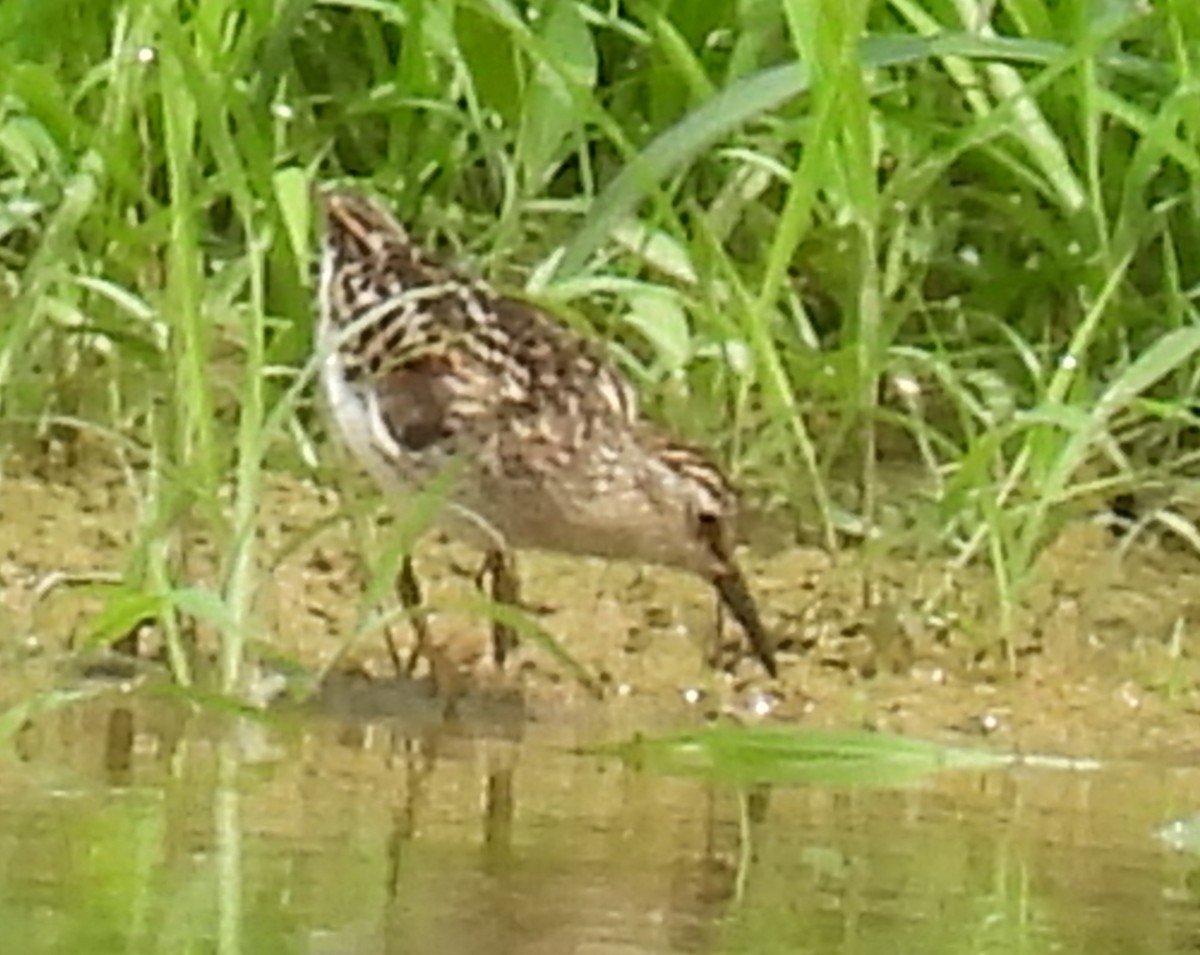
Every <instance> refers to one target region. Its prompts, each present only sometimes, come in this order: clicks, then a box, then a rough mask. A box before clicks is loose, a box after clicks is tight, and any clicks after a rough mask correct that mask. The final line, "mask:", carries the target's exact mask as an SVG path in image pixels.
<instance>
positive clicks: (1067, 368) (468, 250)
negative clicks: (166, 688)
mask: <svg viewBox="0 0 1200 955" xmlns="http://www.w3.org/2000/svg"><path fill="white" fill-rule="evenodd" d="M1198 58H1200V6H1197V5H1196V4H1195V3H1194V2H1192V0H1158V2H1154V3H1149V2H1137V0H887V2H884V0H877V2H874V3H871V2H868V0H705V2H697V0H627V2H624V3H618V2H615V0H539V2H516V0H395V2H393V0H337V2H329V0H204V2H203V3H200V2H170V0H92V2H89V3H79V2H77V0H36V2H33V0H4V2H2V3H0V407H2V412H0V420H2V422H3V435H2V436H0V437H2V438H3V440H4V441H5V442H6V445H5V446H6V447H8V448H10V449H11V448H14V447H19V446H22V445H24V444H27V443H28V442H29V441H30V440H38V441H42V442H47V441H51V440H72V437H71V436H73V435H77V434H81V433H83V434H87V435H90V436H91V437H92V438H93V439H94V440H93V444H94V445H99V446H102V447H104V448H106V453H110V454H111V455H112V456H113V457H114V460H115V461H117V462H118V463H119V464H120V465H121V467H122V468H123V470H124V473H125V474H126V475H127V480H128V483H129V485H130V490H131V492H132V494H133V495H134V496H135V497H136V498H137V500H138V501H140V502H141V504H140V512H139V513H140V521H141V532H140V536H139V541H138V543H137V545H136V546H135V547H134V548H132V550H131V553H130V554H129V556H128V560H127V565H126V567H125V570H124V573H123V574H122V579H121V581H120V583H119V584H116V585H113V586H111V587H109V588H108V591H107V609H106V610H105V612H104V613H103V614H102V615H101V616H102V619H101V620H100V621H98V623H97V629H96V633H97V639H112V638H115V637H116V636H118V635H120V634H121V633H122V632H125V631H126V630H127V629H128V627H129V625H130V624H131V623H132V622H134V621H136V620H137V619H140V618H142V617H144V616H146V615H148V614H154V615H157V616H160V617H161V618H162V619H164V621H165V622H166V624H167V629H168V636H169V637H170V638H171V639H170V641H169V643H170V645H171V646H172V647H175V648H176V650H175V659H174V662H175V665H176V669H177V672H178V673H179V674H180V675H181V676H182V677H184V678H187V662H186V659H185V658H184V656H183V655H182V653H181V652H180V651H179V644H178V639H177V638H178V628H179V620H180V619H181V618H183V617H189V616H190V617H199V618H202V619H203V620H205V621H206V622H207V623H209V624H212V625H214V626H215V627H216V629H217V630H218V631H219V632H220V633H221V634H222V635H223V640H222V655H221V661H222V662H221V680H222V682H223V684H224V685H225V686H226V687H227V688H228V687H232V686H234V685H235V684H236V683H237V681H238V678H239V673H240V668H241V666H242V658H243V654H244V635H245V633H246V632H247V629H248V626H249V617H250V613H251V607H252V603H253V598H254V593H255V588H256V583H257V580H258V579H259V575H260V574H261V573H262V572H263V571H262V568H263V567H264V564H265V562H266V561H267V560H268V559H269V555H264V554H262V553H259V552H258V551H257V550H256V545H255V535H254V533H253V527H254V520H255V515H256V505H257V501H258V499H259V496H260V494H261V489H262V481H263V476H264V473H265V470H266V469H270V468H292V469H311V468H313V467H315V466H316V460H317V459H316V456H315V454H314V448H315V447H317V446H319V445H320V443H321V442H320V441H319V440H318V438H317V436H316V432H317V431H318V430H319V429H320V419H319V417H318V416H315V415H314V414H313V412H312V406H311V405H312V402H311V397H310V392H311V389H310V388H309V384H310V379H311V373H312V368H311V364H310V361H309V350H310V344H311V327H312V311H311V305H310V288H309V262H310V259H311V252H312V230H311V222H310V218H311V209H310V204H309V189H310V185H311V184H312V183H313V182H314V181H318V180H323V179H329V178H334V179H337V178H352V179H358V180H362V181H363V182H364V183H365V184H367V185H369V187H370V188H372V189H374V190H375V191H376V192H378V193H379V194H381V195H383V196H385V197H387V199H388V200H389V201H390V202H392V203H393V204H394V205H395V207H396V208H397V210H398V211H399V213H400V214H401V215H402V216H403V217H404V218H405V219H406V220H407V221H409V222H410V223H412V225H413V228H414V231H415V232H416V233H417V235H418V236H419V237H420V238H421V239H422V240H424V241H426V242H428V243H429V244H430V245H432V246H433V247H435V248H437V249H439V250H440V251H441V252H442V253H443V254H445V255H446V256H447V257H448V258H449V259H450V260H452V261H455V262H457V263H459V264H461V265H463V267H465V268H467V269H469V270H473V271H476V272H478V273H480V274H483V275H485V276H487V277H488V278H489V279H491V280H493V281H494V282H496V283H498V284H500V285H502V286H507V287H515V288H523V289H525V290H527V291H528V292H529V293H530V294H532V295H535V296H537V297H538V298H540V299H542V300H544V301H546V302H547V303H549V304H550V305H551V307H553V308H554V309H555V310H556V311H557V312H558V313H559V314H561V315H562V316H563V318H564V321H568V322H570V323H572V324H575V325H577V326H578V327H580V328H583V329H586V330H588V331H590V332H591V333H593V334H595V335H597V336H599V337H601V338H603V339H604V340H605V341H606V342H607V343H608V344H609V346H610V348H611V350H612V353H613V355H614V356H615V358H616V360H617V361H618V362H620V364H621V365H622V367H623V368H624V369H625V370H626V371H627V372H628V373H629V374H630V375H631V376H632V377H633V378H634V379H635V380H636V381H637V382H638V383H639V385H640V386H641V388H642V391H643V393H644V395H645V400H646V403H647V405H648V407H649V408H650V409H651V412H652V413H653V414H655V415H657V416H659V417H660V418H663V419H665V420H667V421H668V422H669V423H671V424H672V425H673V426H674V427H676V428H677V429H678V430H680V431H681V432H683V433H686V434H688V435H690V436H692V437H694V438H696V439H697V440H699V441H702V442H704V443H707V444H708V445H710V446H712V447H713V448H714V449H716V451H717V453H718V455H719V456H720V457H721V458H722V459H723V460H724V461H725V462H726V463H727V464H728V465H729V466H730V467H731V469H732V471H733V473H734V474H735V476H736V478H737V479H738V481H739V483H740V484H741V485H742V486H743V487H744V488H746V490H747V492H748V493H749V495H750V496H751V497H753V498H755V499H756V500H757V502H758V506H759V507H760V508H763V509H767V510H771V511H776V512H779V513H786V514H788V515H789V519H790V520H791V523H792V524H793V525H794V527H795V529H796V532H797V533H801V534H803V535H805V536H807V537H808V538H809V539H811V540H814V541H816V542H819V543H821V544H822V545H824V546H828V547H836V546H841V545H844V544H845V543H846V541H847V540H850V539H862V538H865V539H868V540H870V541H871V542H872V546H875V547H880V548H884V549H887V548H896V547H906V548H909V547H914V546H915V547H919V548H924V549H927V550H928V551H930V552H937V553H943V554H950V555H952V556H953V557H954V558H955V559H956V560H959V561H961V562H964V563H965V562H969V561H983V562H986V563H987V565H988V566H989V567H990V568H991V571H992V574H993V576H994V580H995V583H996V596H997V606H998V607H999V608H1000V610H1001V612H1002V615H1003V613H1004V612H1006V610H1007V608H1011V607H1012V606H1013V604H1014V601H1016V600H1017V599H1018V597H1019V593H1020V589H1021V587H1022V586H1023V584H1024V582H1025V581H1026V580H1027V579H1028V576H1029V571H1030V568H1031V567H1032V565H1033V561H1034V559H1035V557H1036V555H1037V553H1038V551H1039V549H1040V548H1042V547H1043V546H1044V545H1045V543H1046V542H1047V541H1048V540H1050V539H1052V538H1053V536H1054V534H1055V532H1056V529H1057V528H1059V527H1060V526H1061V525H1062V523H1063V522H1064V521H1066V520H1069V519H1070V518H1071V517H1072V516H1073V515H1075V514H1077V513H1079V511H1080V510H1083V509H1087V508H1094V507H1095V506H1097V505H1098V504H1102V503H1104V502H1110V501H1117V502H1119V503H1120V504H1121V509H1122V510H1127V509H1128V505H1129V503H1130V501H1135V502H1137V503H1139V504H1143V505H1144V506H1143V508H1142V510H1140V511H1139V512H1138V513H1139V514H1142V515H1143V516H1144V519H1145V520H1150V519H1153V520H1154V521H1157V522H1159V523H1160V524H1166V525H1167V526H1168V527H1169V528H1170V530H1171V531H1172V532H1173V533H1174V534H1177V535H1178V536H1179V537H1180V538H1181V539H1182V540H1184V541H1185V542H1186V543H1188V544H1189V545H1190V546H1192V547H1197V546H1200V535H1197V533H1196V531H1195V528H1194V526H1193V524H1192V523H1191V521H1190V519H1189V518H1188V512H1187V508H1186V507H1185V506H1173V505H1177V504H1178V501H1179V500H1181V499H1183V497H1184V496H1185V492H1186V490H1187V485H1188V480H1189V478H1190V475H1191V473H1192V472H1193V471H1194V468H1193V463H1194V460H1195V457H1196V454H1197V449H1196V444H1197V442H1196V430H1195V409H1194V407H1193V399H1192V395H1193V393H1194V391H1195V387H1196V376H1197V370H1198V366H1197V361H1196V352H1197V348H1198V347H1200V328H1198V327H1197V324H1196V321H1195V313H1194V297H1195V289H1196V282H1197V271H1198V268H1200V255H1198V254H1197V248H1198V238H1200V236H1198V228H1200V217H1198V215H1197V212H1198V207H1200V189H1198V187H1197V172H1198V171H1200V154H1198V152H1197V145H1196V144H1197V136H1198V135H1200V84H1198V81H1197V75H1196V70H1197V66H1198V63H1200V60H1198ZM1146 501H1150V504H1149V505H1145V502H1146ZM196 527H201V528H203V530H204V532H205V533H206V534H207V535H209V537H210V539H211V541H212V542H213V544H214V546H215V548H216V551H217V553H218V555H219V559H220V564H221V573H220V582H219V584H218V585H217V586H215V587H206V588H200V587H198V586H195V585H194V582H193V581H191V580H190V579H189V578H188V576H187V574H186V571H185V569H184V564H183V561H182V560H181V554H180V551H181V548H182V546H183V545H182V541H183V539H184V532H185V530H188V531H190V530H194V529H195V528H196Z"/></svg>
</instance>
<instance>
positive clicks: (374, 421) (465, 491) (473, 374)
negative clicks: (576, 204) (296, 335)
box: [316, 188, 777, 676]
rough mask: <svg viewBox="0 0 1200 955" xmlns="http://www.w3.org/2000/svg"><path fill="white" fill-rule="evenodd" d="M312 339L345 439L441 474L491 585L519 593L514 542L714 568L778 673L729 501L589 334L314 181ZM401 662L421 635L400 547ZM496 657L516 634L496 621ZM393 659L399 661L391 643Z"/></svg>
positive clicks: (398, 467) (425, 478)
mask: <svg viewBox="0 0 1200 955" xmlns="http://www.w3.org/2000/svg"><path fill="white" fill-rule="evenodd" d="M318 201H319V203H320V205H321V207H322V210H323V213H324V241H323V243H322V248H321V261H320V278H319V285H318V291H317V296H318V302H319V313H320V314H319V324H318V330H317V335H316V347H317V349H318V352H319V355H320V359H319V360H320V362H321V370H320V375H321V381H322V386H323V389H324V392H325V397H326V399H327V402H328V405H329V407H330V409H331V412H332V416H333V419H334V421H335V422H336V425H337V429H338V431H339V432H340V433H341V436H342V438H343V440H344V442H345V443H346V444H347V445H348V446H349V448H350V450H351V452H352V453H353V454H354V456H355V457H356V458H357V459H358V460H359V461H360V462H361V463H362V465H363V466H364V467H365V468H366V470H367V471H369V472H370V473H371V474H372V475H373V476H374V478H375V479H376V481H377V482H378V483H379V485H380V486H381V487H382V489H383V490H384V491H385V492H386V493H389V494H394V495H403V494H405V493H412V492H413V491H414V490H416V489H420V488H422V487H424V486H427V485H428V484H429V482H431V481H435V480H438V479H439V478H440V477H442V476H448V477H449V483H448V487H449V490H448V492H447V495H446V501H445V504H444V507H445V510H446V512H447V516H448V517H449V518H450V519H451V524H452V526H453V528H454V531H455V533H457V534H460V535H465V536H466V537H467V538H469V539H470V540H472V541H473V542H474V543H475V544H477V545H478V546H479V547H481V549H482V550H483V551H484V553H485V560H484V569H483V571H481V577H480V579H481V580H482V579H483V576H484V575H486V576H488V577H490V579H491V584H492V588H491V589H492V597H493V599H494V600H496V601H498V602H501V603H506V604H517V603H518V601H519V588H518V578H517V575H516V569H515V564H514V561H513V556H512V554H513V552H514V551H516V550H522V549H526V548H530V549H539V550H546V551H555V552H559V553H565V554H575V555H591V556H596V557H605V558H612V559H620V560H629V561H639V562H643V563H647V564H657V565H663V566H667V567H674V568H679V569H682V570H686V571H690V572H691V573H693V574H695V575H697V576H699V577H701V578H703V579H704V580H706V581H708V582H709V583H710V584H712V586H713V587H714V588H715V589H716V591H717V593H718V594H719V596H720V600H721V603H722V604H723V605H724V606H725V607H726V608H728V610H729V611H730V612H731V613H732V615H733V616H734V617H735V618H736V619H737V620H738V621H739V623H740V624H741V625H742V627H743V629H744V630H745V632H746V635H747V637H748V638H749V642H750V645H751V648H752V649H753V651H754V654H755V655H756V656H757V657H758V659H759V660H760V661H761V663H762V665H763V667H765V669H766V670H767V672H768V673H769V674H771V675H772V676H774V675H776V672H777V669H776V662H775V652H774V648H773V645H772V642H771V639H770V638H769V636H768V634H767V632H766V630H765V629H764V627H763V624H762V621H761V620H760V618H759V613H758V609H757V606H756V604H755V601H754V598H753V597H752V595H751V593H750V590H749V588H748V587H747V585H746V581H745V578H744V576H743V574H742V572H741V569H740V568H739V566H738V564H737V563H736V562H735V560H734V555H733V548H734V537H733V520H734V516H735V510H736V502H735V497H734V494H733V492H732V491H731V489H730V486H729V484H728V482H727V481H726V479H725V477H724V476H723V475H722V473H721V472H720V471H719V470H718V469H717V468H716V467H715V466H714V465H713V464H711V463H710V462H709V461H707V460H706V459H705V458H704V457H703V456H702V455H701V454H700V453H698V452H697V451H696V450H694V449H693V448H690V447H688V446H686V445H684V444H682V443H680V442H678V441H675V440H673V439H672V438H671V437H670V436H668V435H666V434H665V433H663V432H662V431H661V430H659V429H658V428H656V427H655V426H654V425H652V424H651V423H649V422H647V421H646V420H644V419H643V418H642V417H641V416H640V415H639V413H638V410H637V403H636V396H635V394H634V391H633V388H632V387H631V385H630V384H629V383H628V382H627V381H626V380H625V379H624V378H623V377H622V376H621V374H620V373H619V372H618V371H617V370H616V368H615V367H614V366H613V365H612V363H611V362H610V361H609V360H608V359H607V358H606V356H605V355H604V353H603V351H602V349H601V348H599V347H598V345H597V344H596V343H594V342H591V341H589V340H588V339H586V338H584V337H582V336H580V335H579V334H577V333H575V332H574V331H572V330H570V329H568V328H567V327H566V326H564V325H563V324H561V323H560V322H559V321H557V320H556V319H555V318H553V317H552V316H551V315H550V314H548V313H547V312H546V311H545V310H543V309H542V308H540V307H538V306H536V305H533V304H531V303H529V302H526V301H523V300H521V299H519V298H516V297H512V296H507V295H503V294H500V293H499V292H497V291H495V290H493V289H492V288H490V287H489V286H488V285H486V284H484V283H482V282H479V281H474V280H470V279H468V278H465V277H463V276H461V275H459V274H456V273H455V272H453V271H451V270H450V269H448V268H446V267H444V266H443V265H440V264H438V263H437V262H435V261H434V260H433V259H432V258H430V257H429V256H428V255H427V254H426V253H425V252H424V251H423V250H422V249H420V248H419V247H418V246H417V245H416V244H415V243H414V242H413V241H412V240H411V239H410V237H409V235H408V232H407V231H406V230H405V228H404V227H403V226H402V225H400V223H399V222H397V221H396V219H395V218H394V217H393V216H392V215H390V214H389V213H388V211H387V210H386V209H385V208H384V207H383V206H381V205H380V204H379V203H378V202H376V201H374V200H372V199H369V198H367V197H366V196H364V195H362V194H359V193H357V192H353V191H349V190H344V189H340V188H325V189H322V190H320V191H319V192H318ZM396 589H397V592H398V594H399V596H400V599H401V602H402V603H403V604H404V606H405V607H406V608H407V609H409V610H410V611H411V612H412V619H413V623H414V627H415V629H416V632H417V641H416V645H415V647H414V648H413V651H412V653H411V654H410V655H409V658H408V661H407V666H406V668H407V670H408V671H409V672H411V671H412V669H413V667H414V666H415V664H416V662H417V660H418V659H419V657H420V656H421V655H422V653H423V652H425V651H426V650H427V648H428V645H429V634H428V630H427V627H426V623H425V620H424V619H423V617H422V616H421V615H420V613H419V612H417V611H418V609H419V606H420V603H421V592H420V588H419V585H418V583H417V578H416V575H415V573H414V570H413V565H412V561H411V559H409V558H405V560H404V562H403V564H402V566H401V570H400V574H399V577H398V579H397V587H396ZM492 639H493V644H492V645H493V656H494V659H495V661H496V663H497V664H498V665H501V666H502V665H503V663H504V659H505V656H506V654H507V653H508V651H509V649H510V647H511V646H512V644H513V642H514V640H515V635H514V634H513V632H512V631H511V629H510V628H509V627H507V626H505V625H504V624H503V623H500V622H495V623H493V632H492ZM389 650H390V652H391V654H392V659H393V661H394V662H395V663H396V665H397V667H400V665H401V661H400V656H399V653H398V652H397V650H396V648H395V646H394V645H393V644H392V642H391V637H390V635H389Z"/></svg>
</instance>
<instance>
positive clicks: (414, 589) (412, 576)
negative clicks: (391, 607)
mask: <svg viewBox="0 0 1200 955" xmlns="http://www.w3.org/2000/svg"><path fill="white" fill-rule="evenodd" d="M396 596H398V597H399V598H400V605H401V606H402V607H403V608H404V609H405V610H407V611H408V619H409V620H411V621H412V628H413V630H414V631H415V632H416V635H417V642H416V644H415V645H414V646H413V648H412V649H411V650H410V651H409V653H408V662H407V663H405V664H402V663H401V660H400V651H399V650H398V649H397V648H396V641H395V640H394V639H393V637H392V631H391V630H384V635H385V637H386V638H387V646H388V654H389V655H390V656H391V658H392V665H393V666H395V668H396V675H397V676H412V673H413V670H415V669H416V668H417V661H419V660H420V659H421V657H422V656H424V655H425V653H426V651H427V650H428V649H429V646H430V638H429V623H428V622H427V621H426V620H425V615H424V613H423V612H422V610H421V604H422V603H424V601H425V598H424V597H423V596H422V595H421V584H420V582H419V581H418V580H417V572H416V570H415V569H414V568H413V562H412V558H411V557H409V556H408V555H405V557H404V560H403V561H402V562H401V564H400V573H399V574H397V575H396Z"/></svg>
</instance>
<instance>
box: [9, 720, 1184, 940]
mask: <svg viewBox="0 0 1200 955" xmlns="http://www.w3.org/2000/svg"><path fill="white" fill-rule="evenodd" d="M522 727H523V729H522V730H521V731H519V732H512V731H509V730H511V727H510V728H509V730H505V731H502V732H501V731H497V732H493V733H491V734H490V735H479V733H478V732H477V730H478V729H479V727H464V726H463V725H462V724H461V723H457V724H446V723H444V722H443V723H437V722H435V721H421V722H420V723H419V724H418V726H417V727H416V728H415V729H414V728H413V727H412V726H411V725H408V724H406V723H405V722H404V720H397V719H393V720H372V721H367V722H363V721H359V720H353V719H347V718H337V719H332V718H321V717H317V718H314V717H311V716H306V717H303V718H296V719H291V718H289V719H287V720H284V721H283V722H282V723H280V724H279V725H274V726H268V727H262V726H259V725H257V724H246V723H245V722H242V721H239V720H236V719H234V718H232V717H228V716H214V715H212V714H204V713H198V712H195V711H191V710H188V709H186V708H184V707H180V706H178V705H176V704H168V703H162V702H159V703H150V704H148V703H146V702H144V701H136V700H134V699H131V698H128V697H120V696H117V697H114V698H112V699H108V700H102V701H98V702H95V703H93V704H89V705H87V706H82V707H77V708H75V709H70V710H64V711H62V712H59V713H55V714H47V715H46V716H44V717H42V718H40V719H39V721H38V723H37V724H35V725H33V726H31V727H30V728H29V729H28V730H27V731H26V732H24V733H22V734H20V735H19V736H18V737H17V738H16V743H15V745H16V747H17V753H18V755H19V756H20V757H21V759H22V760H23V763H20V764H18V763H15V762H11V763H10V766H13V767H14V768H15V767H17V766H18V765H19V766H20V771H19V772H8V773H4V774H0V924H3V925H4V927H5V938H6V941H7V942H8V943H9V947H10V949H11V950H13V951H21V952H30V953H42V952H58V951H68V950H69V951H88V952H106V951H113V952H116V951H122V952H125V951H130V950H138V951H175V950H191V951H220V952H222V953H239V952H246V953H249V952H261V951H295V952H310V953H320V955H333V953H350V952H353V953H356V955H370V953H381V955H382V953H401V952H404V953H413V952H444V951H464V952H469V951H487V952H489V953H491V952H495V953H499V955H505V953H514V955H515V953H522V955H524V953H543V952H545V953H551V952H553V953H561V952H614V951H623V952H690V953H701V952H715V951H727V952H741V951H745V952H763V951H800V952H805V951H812V952H838V951H862V952H875V951H888V952H891V951H895V950H897V949H898V948H899V949H907V950H916V951H922V952H926V951H932V952H939V951H945V952H961V951H974V950H989V951H1018V950H1020V951H1029V950H1036V951H1043V950H1056V951H1063V952H1085V951H1086V952H1109V951H1111V952H1143V951H1144V952H1184V951H1193V950H1195V948H1196V945H1197V943H1198V942H1200V906H1198V905H1197V902H1198V896H1197V891H1196V884H1197V877H1196V872H1197V870H1198V864H1197V860H1196V858H1195V857H1194V856H1191V855H1187V854H1184V853H1176V852H1172V851H1171V850H1169V849H1168V848H1167V847H1165V846H1163V845H1162V844H1161V843H1160V842H1159V841H1157V840H1156V838H1155V830H1156V826H1157V825H1158V824H1159V823H1160V822H1161V820H1163V819H1165V818H1172V817H1178V816H1181V815H1184V814H1186V812H1188V811H1189V810H1194V808H1195V807H1196V806H1197V805H1200V775H1198V774H1197V773H1195V772H1190V771H1173V772H1171V771H1166V770H1157V769H1154V768H1152V767H1145V766H1143V767H1130V766H1125V767H1113V768H1112V769H1111V770H1109V771H1105V772H1102V773H1096V774H1088V775H1085V774H1071V773H1052V772H1040V773H1038V772H1033V771H1030V770H1025V771H1019V772H1011V771H1010V772H1006V773H993V774H989V775H978V774H975V775H966V774H964V775H958V776H946V777H943V778H940V779H938V780H934V781H931V782H929V783H928V784H926V785H924V786H923V787H922V788H919V789H910V790H903V791H868V790H842V789H829V788H825V787H820V786H804V787H791V788H774V789H771V788H768V787H759V788H753V789H749V790H745V791H739V790H736V789H733V788H727V787H722V786H719V785H710V784H706V783H704V782H701V781H697V780H687V779H664V778H657V777H653V776H649V775H644V774H639V773H636V772H632V771H627V770H625V769H623V768H621V767H620V766H618V765H615V764H612V763H606V762H601V761H598V760H594V759H589V758H583V757H579V756H577V755H573V754H572V753H571V752H570V751H569V749H568V747H567V746H565V745H564V744H565V743H566V742H567V741H568V740H567V739H566V738H564V734H563V732H562V728H561V727H557V728H547V727H539V726H538V725H537V724H533V723H530V724H522ZM523 736H524V738H522V737H523ZM260 737H265V738H266V740H267V744H266V745H264V742H263V739H262V738H260ZM33 860H36V864H34V862H33Z"/></svg>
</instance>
